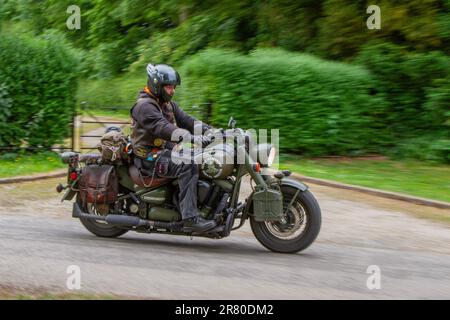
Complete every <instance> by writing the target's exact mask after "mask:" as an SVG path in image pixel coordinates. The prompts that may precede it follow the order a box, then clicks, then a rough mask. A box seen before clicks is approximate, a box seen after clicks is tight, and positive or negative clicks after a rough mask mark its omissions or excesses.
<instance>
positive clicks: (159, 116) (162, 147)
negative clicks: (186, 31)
mask: <svg viewBox="0 0 450 320" xmlns="http://www.w3.org/2000/svg"><path fill="white" fill-rule="evenodd" d="M147 76H148V80H147V86H146V87H145V88H144V90H142V91H140V92H139V95H138V99H137V101H136V103H135V104H134V106H133V107H132V108H131V110H130V114H131V118H132V126H131V142H132V145H133V153H134V158H135V161H134V162H135V164H136V166H137V167H138V168H140V169H141V172H142V171H144V172H147V173H148V174H149V175H157V176H158V177H167V178H178V185H179V188H180V192H179V203H180V213H181V216H182V221H183V226H184V228H185V229H187V230H192V231H195V232H204V231H207V230H210V229H212V228H214V227H215V226H216V223H215V222H214V221H211V220H205V219H203V218H202V217H201V216H200V215H199V212H198V210H197V181H198V177H199V168H198V165H197V164H194V163H193V162H191V163H187V162H182V163H179V162H178V161H177V162H174V161H172V159H171V149H172V148H173V147H174V145H175V144H176V143H178V142H180V141H183V142H186V141H189V142H192V143H195V144H197V145H201V146H202V147H206V146H207V145H208V144H210V143H211V139H209V138H207V137H205V136H204V135H203V134H204V133H205V131H206V130H208V129H210V128H211V127H210V126H208V125H207V124H205V123H203V122H200V121H198V120H196V119H195V118H193V117H191V116H190V115H188V114H186V113H185V112H184V111H183V110H182V109H181V108H180V107H179V106H178V105H177V104H176V103H175V102H173V101H172V97H173V95H174V93H175V89H176V86H178V85H180V84H181V79H180V75H179V74H178V72H177V71H176V70H175V69H174V68H173V67H171V66H170V65H167V64H156V65H152V64H148V65H147ZM194 125H195V126H197V125H200V126H201V133H202V135H194Z"/></svg>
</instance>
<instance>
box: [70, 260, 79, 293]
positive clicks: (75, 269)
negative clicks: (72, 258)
mask: <svg viewBox="0 0 450 320" xmlns="http://www.w3.org/2000/svg"><path fill="white" fill-rule="evenodd" d="M66 273H67V274H68V275H69V276H68V277H67V280H66V287H67V289H69V290H80V289H81V268H80V267H79V266H77V265H70V266H68V267H67V270H66Z"/></svg>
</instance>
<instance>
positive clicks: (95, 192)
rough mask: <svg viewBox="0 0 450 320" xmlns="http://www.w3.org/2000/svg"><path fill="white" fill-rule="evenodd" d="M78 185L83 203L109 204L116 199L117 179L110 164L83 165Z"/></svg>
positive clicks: (117, 191) (117, 190)
mask: <svg viewBox="0 0 450 320" xmlns="http://www.w3.org/2000/svg"><path fill="white" fill-rule="evenodd" d="M78 186H79V189H80V196H81V200H82V201H83V203H95V204H110V203H114V202H116V201H117V199H118V193H119V180H118V177H117V173H116V170H115V168H114V166H112V165H106V164H103V165H98V164H91V165H88V166H86V167H84V169H83V172H82V174H81V178H80V181H79V182H78Z"/></svg>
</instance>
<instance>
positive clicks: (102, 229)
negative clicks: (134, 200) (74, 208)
mask: <svg viewBox="0 0 450 320" xmlns="http://www.w3.org/2000/svg"><path fill="white" fill-rule="evenodd" d="M76 201H77V203H78V205H79V206H80V208H81V209H82V210H83V211H84V212H86V213H91V212H89V211H90V210H89V208H88V207H87V206H86V205H84V206H83V203H82V201H81V199H80V197H79V196H77V199H76ZM80 221H81V224H82V225H83V226H84V227H85V228H86V229H88V230H89V231H90V232H91V233H93V234H95V235H96V236H97V237H102V238H117V237H120V236H121V235H123V234H125V233H127V232H128V230H126V229H121V228H119V227H116V226H112V225H110V224H107V223H106V222H97V221H95V220H88V219H84V218H80Z"/></svg>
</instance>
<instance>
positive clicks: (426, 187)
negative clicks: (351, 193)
mask: <svg viewBox="0 0 450 320" xmlns="http://www.w3.org/2000/svg"><path fill="white" fill-rule="evenodd" d="M280 168H281V169H289V170H291V171H293V172H296V173H299V174H301V175H304V176H308V177H314V178H320V179H327V180H333V181H338V182H342V183H347V184H353V185H358V186H363V187H369V188H374V189H381V190H386V191H393V192H399V193H404V194H409V195H412V196H418V197H423V198H428V199H434V200H440V201H447V202H450V166H448V165H443V164H434V163H427V162H421V161H416V160H391V159H388V158H383V157H380V158H377V159H373V158H317V159H307V158H302V157H300V156H296V155H283V156H280Z"/></svg>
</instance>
